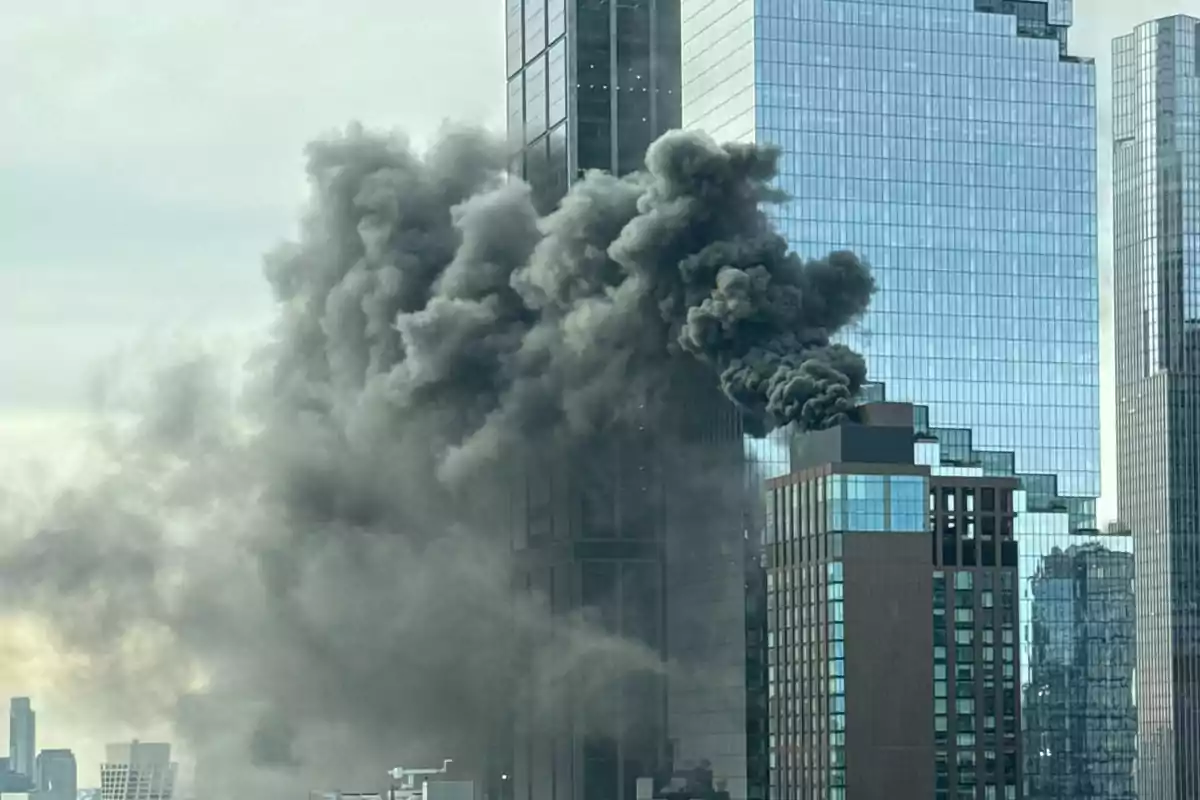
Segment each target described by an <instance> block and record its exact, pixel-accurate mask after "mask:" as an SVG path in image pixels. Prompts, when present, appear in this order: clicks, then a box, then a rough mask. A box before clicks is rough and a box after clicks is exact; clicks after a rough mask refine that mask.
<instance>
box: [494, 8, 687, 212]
mask: <svg viewBox="0 0 1200 800" xmlns="http://www.w3.org/2000/svg"><path fill="white" fill-rule="evenodd" d="M505 3H506V19H507V22H506V30H507V37H508V45H507V60H506V64H507V75H508V136H509V142H510V145H511V147H512V152H513V160H512V171H513V173H514V174H516V175H520V176H523V177H526V178H528V179H529V180H530V182H531V183H532V184H533V185H534V187H535V189H536V190H537V191H538V193H539V195H540V196H541V197H542V198H543V199H544V200H545V201H546V202H548V203H552V202H553V200H555V199H557V198H558V197H560V196H561V195H562V194H563V192H564V191H565V190H566V187H567V186H568V184H569V183H570V182H572V181H573V180H574V178H575V176H577V175H579V174H581V173H582V171H584V170H589V169H600V170H607V171H609V172H613V173H618V174H621V173H626V172H630V171H633V170H636V169H638V168H640V167H641V165H642V160H643V158H644V156H645V153H646V147H647V146H648V145H649V144H650V143H651V142H652V141H654V140H655V139H656V138H658V136H659V135H660V134H662V133H663V132H665V131H668V130H671V129H672V128H678V127H679V0H656V2H648V1H647V2H629V3H608V2H602V1H601V0H505Z"/></svg>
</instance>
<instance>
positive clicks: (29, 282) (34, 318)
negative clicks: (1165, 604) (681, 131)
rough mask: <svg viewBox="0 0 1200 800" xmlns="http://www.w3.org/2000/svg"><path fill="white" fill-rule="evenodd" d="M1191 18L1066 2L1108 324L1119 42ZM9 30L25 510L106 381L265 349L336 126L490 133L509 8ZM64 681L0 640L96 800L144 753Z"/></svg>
mask: <svg viewBox="0 0 1200 800" xmlns="http://www.w3.org/2000/svg"><path fill="white" fill-rule="evenodd" d="M100 9H103V10H100ZM1189 10H1190V11H1191V12H1192V13H1195V12H1196V11H1197V0H1140V2H1130V0H1078V2H1077V3H1076V11H1075V16H1076V25H1075V28H1074V31H1073V35H1072V36H1073V38H1072V48H1071V49H1072V51H1073V52H1074V53H1076V54H1078V55H1083V56H1093V57H1095V58H1096V60H1097V70H1098V79H1099V84H1100V89H1099V100H1100V127H1101V130H1100V147H1099V150H1100V173H1099V175H1100V187H1101V197H1100V207H1101V241H1100V254H1101V258H1100V260H1101V271H1102V278H1103V289H1102V305H1103V311H1104V314H1105V315H1106V317H1107V314H1108V313H1109V309H1110V303H1109V283H1110V280H1109V278H1110V274H1109V269H1108V268H1109V263H1110V258H1109V256H1110V251H1111V241H1110V226H1109V224H1108V210H1109V197H1108V188H1109V180H1108V177H1109V158H1108V152H1109V135H1108V122H1109V114H1108V105H1109V103H1108V100H1109V90H1108V84H1109V80H1108V79H1109V69H1110V66H1109V48H1110V42H1111V40H1112V38H1113V37H1115V36H1118V35H1120V34H1123V33H1126V32H1128V31H1129V30H1130V29H1131V28H1132V27H1133V26H1134V25H1135V24H1137V23H1139V22H1142V21H1145V20H1147V19H1151V18H1153V17H1157V16H1163V15H1167V14H1173V13H1181V12H1186V11H1189ZM0 20H3V23H2V24H0V477H3V475H5V474H6V473H7V474H9V475H13V476H14V477H15V478H17V479H19V480H18V483H17V484H15V486H16V489H17V490H19V489H20V486H21V485H22V484H26V485H27V484H30V483H31V482H33V481H36V480H38V479H39V478H37V477H36V476H35V475H34V474H33V473H30V472H29V471H28V464H29V462H28V460H27V459H29V458H38V457H41V458H43V459H50V460H53V461H55V462H63V463H66V464H68V466H69V462H67V461H66V459H68V458H69V457H72V456H73V455H74V454H75V450H76V448H77V444H76V439H77V430H78V429H77V427H76V425H77V423H78V422H79V419H80V415H81V414H82V413H83V411H84V408H85V403H86V398H87V386H88V380H87V378H88V376H89V374H90V373H91V372H92V371H94V370H95V369H96V368H97V365H98V364H99V363H100V362H101V361H102V359H104V358H105V357H107V356H109V355H111V354H113V353H114V352H116V351H118V350H121V349H123V348H128V347H131V346H136V345H137V344H138V343H141V342H145V341H148V340H153V339H156V338H160V337H162V336H164V335H174V334H180V333H183V334H187V333H201V334H220V335H223V336H226V337H232V339H233V340H235V341H236V340H239V339H241V338H246V337H247V336H248V335H249V334H252V332H253V331H255V330H256V329H258V328H260V327H261V325H262V324H263V323H264V321H265V320H266V319H267V318H268V316H269V312H270V309H269V307H268V304H267V297H266V293H265V283H264V281H263V280H262V278H261V273H260V270H259V263H260V255H261V253H262V252H263V251H264V250H266V249H268V248H269V247H270V246H271V245H273V244H274V243H276V242H277V241H279V240H280V239H281V238H282V237H284V236H286V235H288V234H289V233H290V232H291V230H292V226H293V224H294V221H295V219H296V212H297V210H298V208H299V207H300V203H301V201H302V199H303V192H304V183H303V173H302V167H303V156H302V150H303V147H304V145H305V143H306V142H308V141H309V140H310V139H312V138H313V137H314V135H317V134H320V133H321V132H323V131H326V130H329V129H331V128H334V127H340V126H342V125H344V124H345V123H346V122H348V121H350V120H351V119H358V120H361V121H363V122H364V123H366V124H367V125H369V126H399V127H402V128H404V129H405V130H407V131H409V132H410V133H412V134H414V135H416V136H418V137H421V136H427V135H429V134H430V133H431V132H432V131H433V130H434V129H435V128H436V127H437V125H438V124H439V123H440V121H441V120H443V119H444V118H453V119H457V120H466V121H475V122H485V123H488V124H492V125H497V126H498V125H499V124H500V123H501V121H502V119H503V103H504V91H503V89H504V86H503V74H502V73H503V66H502V63H503V50H502V48H503V40H504V31H503V3H502V2H501V0H438V2H434V3H428V2H416V0H288V2H279V0H236V1H235V0H0ZM1109 330H1110V327H1109V325H1108V324H1107V320H1106V322H1105V325H1104V326H1103V337H1102V345H1103V347H1104V350H1105V355H1104V358H1105V369H1104V370H1103V372H1104V383H1103V384H1102V390H1103V392H1104V397H1105V408H1104V415H1103V419H1104V422H1105V425H1106V430H1105V437H1104V439H1105V441H1104V445H1105V459H1104V466H1105V495H1106V497H1105V501H1106V502H1105V503H1104V505H1103V507H1104V509H1105V511H1106V512H1107V513H1111V507H1112V503H1111V500H1112V495H1113V491H1112V489H1113V484H1112V477H1113V475H1112V469H1111V453H1112V445H1113V432H1112V430H1111V425H1112V414H1111V405H1112V404H1111V381H1110V378H1111V369H1110V368H1109V361H1110V355H1111V354H1110V351H1111V342H1110V340H1109V338H1108V332H1109ZM62 466H63V464H59V467H60V469H59V472H61V471H62V469H61V468H62ZM38 474H39V475H40V474H41V473H38ZM5 488H7V489H9V490H12V488H13V485H7V486H6V487H5ZM2 512H3V509H2V508H0V513H2ZM72 668H73V667H72V665H70V664H64V663H62V660H61V659H57V658H56V656H55V654H54V652H53V651H52V650H51V649H50V647H49V645H47V644H46V643H45V642H44V641H42V640H41V639H40V638H39V636H38V635H37V633H36V631H35V630H33V629H32V628H31V627H30V626H29V625H27V624H25V623H19V622H17V621H11V620H4V619H0V699H3V698H6V697H8V696H10V695H13V694H25V693H31V694H33V695H34V696H35V705H36V707H37V708H38V710H39V711H40V712H41V713H40V720H39V721H40V723H41V724H40V728H41V737H40V739H41V741H40V743H39V744H40V746H48V747H55V746H67V747H73V748H75V750H76V751H77V753H78V754H79V758H80V780H81V785H82V786H87V785H94V784H95V783H96V781H97V778H96V766H95V765H96V764H97V763H98V761H99V759H100V758H101V749H100V748H101V746H102V744H103V742H104V741H105V740H106V739H115V738H119V737H121V736H131V735H133V734H135V733H140V734H142V735H143V736H149V735H153V732H138V731H125V730H121V729H117V728H114V729H113V730H111V731H98V730H95V729H94V726H93V725H92V724H91V722H89V723H86V724H85V722H84V718H83V717H82V716H81V715H80V714H79V713H78V712H77V707H78V703H77V698H72V697H71V694H70V690H69V681H67V680H64V679H63V676H64V675H69V672H70V670H71V669H72ZM92 722H94V721H92Z"/></svg>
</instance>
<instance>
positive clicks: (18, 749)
mask: <svg viewBox="0 0 1200 800" xmlns="http://www.w3.org/2000/svg"><path fill="white" fill-rule="evenodd" d="M36 758H37V714H36V713H35V712H34V710H33V706H32V705H30V702H29V698H28V697H14V698H13V699H12V700H11V701H10V703H9V710H8V768H9V770H10V771H11V772H13V773H15V774H17V775H23V776H24V777H25V778H27V779H29V780H30V781H33V782H35V783H36V781H37V762H36Z"/></svg>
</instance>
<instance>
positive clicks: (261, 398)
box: [0, 128, 874, 796]
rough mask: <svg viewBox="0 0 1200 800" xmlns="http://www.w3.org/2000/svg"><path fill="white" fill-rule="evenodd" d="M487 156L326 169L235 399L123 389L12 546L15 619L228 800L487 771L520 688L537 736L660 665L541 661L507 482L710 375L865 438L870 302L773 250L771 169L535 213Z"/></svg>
mask: <svg viewBox="0 0 1200 800" xmlns="http://www.w3.org/2000/svg"><path fill="white" fill-rule="evenodd" d="M503 163H504V153H503V149H502V147H500V146H499V145H498V144H497V143H496V142H494V141H493V140H491V139H490V138H489V137H488V136H487V135H485V134H483V133H480V132H477V131H473V130H462V129H456V130H450V131H448V132H447V133H446V134H445V135H444V136H443V137H442V138H441V139H440V140H439V141H438V142H437V143H436V144H435V145H434V146H433V147H432V148H431V149H430V150H429V151H428V152H427V153H425V154H416V153H414V152H413V151H412V150H411V149H410V147H409V146H408V145H407V144H406V143H405V142H404V141H402V140H400V139H398V138H396V137H394V136H383V135H375V134H372V133H369V132H365V131H363V130H361V129H358V128H352V129H350V130H349V131H348V132H347V133H346V134H345V135H343V136H339V137H335V138H331V139H328V140H324V141H320V142H317V143H315V144H313V145H312V146H311V149H310V151H309V177H310V180H311V185H312V193H313V197H312V206H311V210H310V212H309V213H308V215H307V216H306V218H305V219H304V221H303V225H302V228H301V232H300V235H299V237H298V239H297V241H296V242H295V243H293V244H290V245H288V246H286V247H284V248H281V249H280V250H278V251H277V252H275V253H274V254H273V255H271V256H270V257H269V258H268V260H267V267H266V274H267V277H268V279H269V281H270V283H271V286H272V288H273V290H274V293H275V296H276V298H277V300H278V308H279V316H278V321H277V326H276V329H275V332H274V335H273V337H272V341H270V342H269V343H268V344H267V345H265V346H264V347H263V348H262V349H261V351H260V352H259V353H258V354H257V356H256V357H255V359H254V360H253V361H252V363H251V364H250V368H249V378H248V380H247V382H246V386H245V387H242V388H239V389H237V390H236V391H235V388H234V387H235V382H234V381H233V380H231V379H230V377H229V376H228V375H225V374H223V373H222V371H221V369H220V367H219V364H218V362H217V360H215V359H214V358H212V357H211V356H209V355H207V354H205V353H202V352H192V353H181V354H179V353H177V354H173V355H172V357H171V358H169V359H168V363H167V364H166V365H165V366H162V365H154V364H146V365H138V368H137V369H135V370H133V374H134V376H135V377H139V378H144V377H146V376H149V377H148V378H147V379H146V380H145V381H143V382H142V383H141V384H139V385H135V386H134V387H133V389H131V390H129V392H126V393H122V392H120V391H119V392H117V393H116V394H115V395H114V398H115V399H114V400H113V402H119V403H120V404H122V408H125V409H126V410H128V409H129V408H132V409H133V410H134V411H135V412H136V413H134V414H133V415H132V417H131V419H132V422H130V421H129V419H130V418H129V417H122V418H121V421H120V422H119V423H117V424H114V425H113V426H111V427H108V428H105V430H104V431H102V434H103V435H100V436H98V439H97V442H98V443H99V445H100V446H101V447H102V448H103V449H104V451H105V453H106V454H107V461H106V465H105V467H104V468H103V469H102V470H98V471H97V473H96V475H95V476H94V480H93V481H92V482H91V483H90V484H89V485H86V486H80V487H78V488H76V489H75V490H74V491H72V492H71V493H70V494H69V495H66V496H63V497H60V498H57V499H56V501H55V502H54V503H52V504H50V505H49V506H48V507H47V508H46V509H43V510H39V511H37V512H36V513H35V512H30V514H28V515H26V517H25V518H24V519H23V521H22V524H21V525H20V526H18V530H15V531H11V532H5V533H6V534H8V535H9V539H8V541H6V542H5V543H4V546H5V548H6V549H5V551H4V552H3V559H2V561H0V593H2V599H3V602H4V603H5V604H6V605H9V606H12V607H19V608H23V609H26V610H28V611H29V612H30V613H35V614H39V615H42V616H44V617H45V618H46V619H47V620H49V622H50V623H51V624H52V625H53V627H54V629H55V630H56V631H57V633H58V634H59V635H60V636H61V639H62V641H63V642H64V643H66V645H67V646H68V647H69V648H70V649H73V650H76V651H79V652H81V653H82V654H84V655H86V656H87V658H88V659H89V662H88V663H89V664H90V668H89V670H88V672H87V674H88V676H89V677H88V680H90V681H93V682H94V686H92V687H90V688H92V689H93V690H94V692H93V693H94V695H95V696H96V698H97V703H100V704H103V705H104V709H105V710H104V713H105V714H110V715H113V716H114V718H129V719H133V720H134V721H140V720H146V721H153V720H159V719H165V720H168V721H169V722H170V723H171V724H172V725H173V726H174V728H175V730H176V731H177V732H178V735H179V737H180V738H181V740H182V741H181V743H182V744H184V745H185V746H187V747H188V748H189V749H190V750H191V751H192V752H194V753H196V754H197V755H198V756H199V757H201V758H203V759H207V760H210V761H212V762H217V763H220V764H221V766H220V771H221V773H222V776H223V780H225V781H227V782H229V783H231V784H235V785H236V786H237V788H238V790H240V791H265V792H268V793H272V794H274V793H276V792H283V791H289V792H294V791H304V790H307V789H309V788H320V787H323V786H327V785H328V784H329V782H330V781H331V780H338V781H344V782H353V781H360V782H369V783H368V785H369V786H374V785H376V784H377V783H378V781H379V777H380V776H379V774H378V765H379V764H380V763H384V764H393V763H403V762H404V761H405V760H406V759H407V760H410V761H411V760H413V759H431V760H439V761H440V759H441V758H443V757H455V758H461V759H470V758H472V757H477V756H479V755H480V754H481V753H482V752H483V751H484V749H486V747H487V742H486V738H487V735H488V731H487V729H486V727H487V726H486V725H483V724H480V720H486V719H491V718H492V716H493V715H494V714H495V713H496V712H497V709H498V706H502V705H503V704H504V703H506V702H512V699H511V698H510V697H509V696H508V695H506V694H505V692H504V690H503V689H502V688H499V687H503V686H505V681H507V680H509V679H511V678H512V677H514V676H515V674H516V672H517V671H518V670H520V672H521V674H523V675H526V676H528V675H535V676H537V677H538V680H537V684H538V686H539V696H538V698H536V704H537V706H538V707H539V708H543V709H550V708H552V707H553V706H554V704H555V703H556V701H557V698H560V697H561V696H562V693H564V692H567V691H570V692H576V693H578V692H588V691H591V690H595V689H598V688H599V687H602V686H603V685H604V683H605V682H606V681H608V680H611V679H613V678H615V677H616V676H618V675H620V674H625V673H628V672H630V671H636V670H649V671H653V670H657V669H661V665H660V664H658V663H657V658H656V656H655V655H654V654H653V653H650V652H647V651H645V650H643V649H642V648H640V647H639V646H638V645H636V644H635V643H632V642H627V641H620V640H617V639H614V638H612V637H610V636H607V635H605V634H604V633H602V632H601V631H600V629H599V628H598V627H596V626H595V625H594V624H593V623H592V622H591V621H590V620H589V619H588V618H586V617H584V616H581V617H579V618H578V619H574V620H572V621H571V624H569V625H563V624H560V625H558V627H557V633H556V635H555V636H554V637H553V639H550V638H548V637H547V636H546V635H545V630H546V624H545V623H546V620H547V618H548V611H547V610H546V609H545V608H544V607H543V606H542V605H541V604H540V602H539V601H538V599H537V598H536V597H530V596H525V595H518V594H515V593H514V592H513V591H512V589H511V581H510V578H511V562H510V541H509V537H508V533H507V531H506V530H505V529H504V527H503V523H502V522H501V521H499V519H498V517H497V516H496V515H494V514H491V513H490V512H489V509H494V508H498V507H500V506H502V505H503V502H502V501H503V496H504V493H505V492H506V491H508V489H507V488H506V484H505V482H504V480H503V479H502V478H503V477H504V476H505V475H508V474H509V473H511V471H512V465H518V464H522V463H526V462H528V461H529V460H554V459H562V458H567V459H574V458H578V457H579V454H580V453H581V452H582V450H583V448H584V443H586V442H588V441H591V440H592V439H594V437H596V436H597V435H598V434H601V433H603V432H604V431H605V430H606V429H608V428H609V427H610V426H614V425H629V424H632V425H640V426H646V427H648V428H653V427H654V426H657V425H659V424H662V423H663V421H664V420H667V419H669V418H671V417H672V416H673V415H675V414H677V413H678V411H679V409H678V404H677V400H676V399H675V398H677V397H678V389H679V387H680V386H684V385H690V383H691V382H692V381H694V380H695V376H696V375H701V376H702V377H703V378H704V379H705V380H706V381H707V382H708V384H709V386H710V387H717V388H719V389H720V390H721V391H722V392H724V394H725V395H726V396H727V397H728V398H729V399H730V400H732V401H733V402H734V403H735V404H737V406H738V407H739V408H740V409H741V410H742V412H743V416H744V419H745V421H746V425H747V429H748V430H751V431H755V432H759V433H761V432H765V431H767V430H769V429H771V428H773V427H776V426H779V425H783V424H787V423H796V424H797V425H799V426H801V427H806V428H820V427H826V426H828V425H831V424H834V423H836V422H837V421H839V420H840V419H842V418H844V417H845V416H846V415H847V414H850V413H852V409H853V398H854V394H855V392H857V390H858V389H859V388H860V386H861V385H862V383H863V382H864V380H865V378H866V368H865V364H864V362H863V360H862V358H861V357H860V356H858V355H857V354H856V353H854V352H852V351H851V350H849V349H847V348H845V347H843V346H841V345H837V344H832V343H831V342H830V337H831V336H832V335H834V334H835V333H836V332H837V331H838V330H839V329H841V328H843V327H844V326H845V325H847V324H850V323H852V322H853V321H854V320H855V319H856V318H857V317H858V316H859V315H860V314H862V312H863V311H864V310H865V309H866V306H867V303H868V301H869V299H870V297H871V294H872V292H873V290H874V283H873V280H872V278H871V276H870V273H869V270H868V269H867V268H866V266H865V265H864V264H862V263H861V262H860V261H859V260H858V259H857V258H856V257H855V256H854V255H852V254H849V253H834V254H832V255H830V256H828V257H827V258H826V259H823V260H817V261H807V262H806V261H804V260H802V259H801V258H799V257H798V256H796V255H795V254H793V253H791V252H789V250H788V247H787V244H786V242H785V241H784V240H783V238H782V237H781V236H780V235H779V234H778V233H777V232H776V231H775V230H774V229H773V228H772V226H771V225H770V224H769V222H768V220H767V218H766V216H765V215H764V213H763V211H762V204H763V203H766V202H773V201H777V200H780V199H781V198H779V197H778V196H777V194H776V193H775V192H774V191H773V190H772V189H771V188H770V182H771V181H772V180H773V178H774V175H775V172H776V168H777V163H778V153H777V152H776V151H775V150H773V149H771V148H767V147H757V146H750V145H724V146H719V145H717V144H715V143H714V142H712V141H711V140H709V139H708V138H707V137H705V136H703V135H699V134H684V133H672V134H668V135H667V136H664V137H663V138H662V139H660V140H659V141H658V142H657V143H655V144H654V145H653V146H652V147H651V149H650V150H649V152H648V154H647V157H646V166H647V168H646V170H645V171H644V172H643V173H640V174H637V175H633V176H629V177H625V178H615V177H612V176H608V175H603V174H592V175H589V176H588V177H587V178H586V179H585V180H582V181H581V182H579V183H578V184H577V185H576V186H575V187H574V188H573V190H572V191H571V193H570V194H569V195H568V196H567V197H566V198H565V199H564V200H563V202H562V203H561V206H560V208H559V209H558V210H557V211H555V212H553V213H552V214H550V215H548V216H546V217H544V218H542V217H539V216H538V214H537V213H536V212H535V210H534V205H533V203H532V202H531V196H530V189H529V188H528V187H527V186H526V185H525V184H524V183H522V182H520V181H517V180H511V179H507V178H506V176H505V175H504V173H503V168H502V165H503ZM111 377H113V376H110V378H111ZM114 381H115V379H114ZM114 381H110V383H111V382H114ZM116 382H117V383H119V381H116ZM122 387H123V385H122ZM119 388H121V387H119ZM124 388H128V387H124ZM123 390H124V389H123ZM123 390H122V391H123ZM130 392H131V393H130ZM673 392H674V394H673ZM130 398H132V399H130ZM515 652H519V653H521V654H522V658H521V659H519V660H518V659H515V658H514V657H513V653H515ZM281 796H282V795H281Z"/></svg>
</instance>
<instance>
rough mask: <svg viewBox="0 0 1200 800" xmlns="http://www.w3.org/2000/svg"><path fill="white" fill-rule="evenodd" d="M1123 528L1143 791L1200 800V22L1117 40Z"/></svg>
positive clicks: (1147, 795) (1178, 20) (1155, 27)
mask: <svg viewBox="0 0 1200 800" xmlns="http://www.w3.org/2000/svg"><path fill="white" fill-rule="evenodd" d="M1113 68H1114V71H1113V169H1114V175H1113V189H1114V192H1113V231H1114V254H1113V271H1114V276H1115V282H1116V286H1115V294H1114V308H1115V333H1116V337H1115V338H1116V385H1117V448H1118V485H1119V501H1118V503H1119V510H1120V515H1121V522H1122V524H1123V525H1125V526H1126V527H1128V528H1129V529H1130V530H1131V532H1132V533H1133V540H1134V545H1135V556H1136V564H1137V570H1136V574H1137V578H1136V586H1137V616H1138V619H1137V634H1138V642H1137V648H1138V659H1137V661H1138V733H1139V754H1138V755H1139V760H1138V791H1139V796H1140V798H1141V800H1191V798H1195V797H1200V20H1197V19H1196V18H1194V17H1185V16H1175V17H1168V18H1165V19H1160V20H1155V21H1152V22H1147V23H1145V24H1144V25H1140V26H1138V27H1137V28H1136V29H1134V31H1133V32H1132V33H1130V34H1128V35H1126V36H1122V37H1120V38H1118V39H1117V40H1116V41H1115V42H1114V43H1113Z"/></svg>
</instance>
